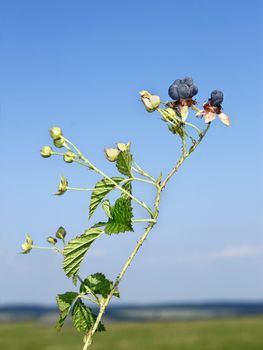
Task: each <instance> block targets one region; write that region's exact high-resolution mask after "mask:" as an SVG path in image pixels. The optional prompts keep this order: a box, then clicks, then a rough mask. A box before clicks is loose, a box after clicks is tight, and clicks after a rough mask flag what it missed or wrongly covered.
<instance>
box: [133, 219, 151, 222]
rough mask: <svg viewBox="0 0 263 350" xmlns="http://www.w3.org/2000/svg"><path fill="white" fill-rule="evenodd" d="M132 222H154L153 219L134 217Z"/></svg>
mask: <svg viewBox="0 0 263 350" xmlns="http://www.w3.org/2000/svg"><path fill="white" fill-rule="evenodd" d="M132 222H156V220H155V219H135V220H132Z"/></svg>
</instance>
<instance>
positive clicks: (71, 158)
mask: <svg viewBox="0 0 263 350" xmlns="http://www.w3.org/2000/svg"><path fill="white" fill-rule="evenodd" d="M76 157H77V156H76V154H75V153H73V152H72V151H68V152H66V153H65V154H64V156H63V159H64V161H65V162H66V163H72V162H74V159H75V158H76Z"/></svg>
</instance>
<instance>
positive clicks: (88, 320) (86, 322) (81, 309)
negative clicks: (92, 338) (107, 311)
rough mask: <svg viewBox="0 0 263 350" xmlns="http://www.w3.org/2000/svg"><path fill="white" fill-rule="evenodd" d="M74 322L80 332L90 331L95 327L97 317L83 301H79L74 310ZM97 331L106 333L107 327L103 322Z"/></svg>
mask: <svg viewBox="0 0 263 350" xmlns="http://www.w3.org/2000/svg"><path fill="white" fill-rule="evenodd" d="M72 321H73V324H74V326H75V328H76V329H77V330H78V331H79V332H80V331H88V330H89V329H91V328H92V327H93V325H94V323H95V321H96V315H94V314H93V312H92V311H91V309H90V308H89V307H87V306H86V305H85V304H84V303H83V301H82V300H80V299H78V300H77V301H76V302H75V304H74V306H73V308H72ZM97 330H98V331H99V332H101V331H105V327H104V325H103V324H102V323H101V322H100V323H99V326H98V329H97Z"/></svg>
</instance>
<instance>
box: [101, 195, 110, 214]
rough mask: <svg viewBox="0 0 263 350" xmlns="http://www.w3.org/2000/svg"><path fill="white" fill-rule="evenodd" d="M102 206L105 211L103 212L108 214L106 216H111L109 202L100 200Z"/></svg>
mask: <svg viewBox="0 0 263 350" xmlns="http://www.w3.org/2000/svg"><path fill="white" fill-rule="evenodd" d="M101 205H102V208H103V210H104V212H105V214H106V215H107V216H108V218H111V205H110V202H109V201H108V200H107V199H106V200H105V201H103V202H102V204H101Z"/></svg>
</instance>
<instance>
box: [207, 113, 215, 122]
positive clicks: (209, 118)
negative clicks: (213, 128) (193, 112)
mask: <svg viewBox="0 0 263 350" xmlns="http://www.w3.org/2000/svg"><path fill="white" fill-rule="evenodd" d="M215 118H216V114H215V113H212V112H206V113H205V114H204V120H205V122H206V123H210V122H212V121H213V120H214V119H215Z"/></svg>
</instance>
